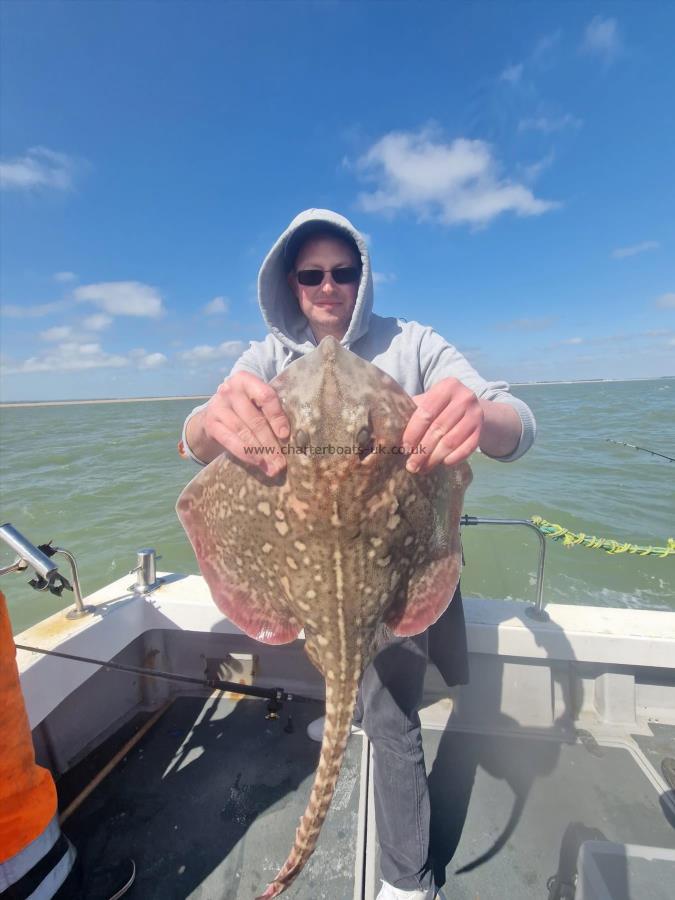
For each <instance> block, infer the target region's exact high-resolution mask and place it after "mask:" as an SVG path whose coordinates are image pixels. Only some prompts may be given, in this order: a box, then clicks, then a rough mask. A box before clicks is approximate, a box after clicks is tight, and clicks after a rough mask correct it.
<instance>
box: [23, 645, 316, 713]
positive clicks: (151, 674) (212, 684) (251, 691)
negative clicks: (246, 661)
mask: <svg viewBox="0 0 675 900" xmlns="http://www.w3.org/2000/svg"><path fill="white" fill-rule="evenodd" d="M15 646H16V648H17V650H27V651H28V652H29V653H41V654H42V655H44V656H58V657H59V658H60V659H68V660H70V661H71V662H81V663H89V664H90V665H93V666H102V667H103V668H104V669H114V670H115V671H117V672H127V673H129V674H131V675H145V676H147V677H148V678H160V679H162V678H163V679H164V680H166V681H180V682H183V683H184V684H196V685H199V686H200V687H208V688H211V689H212V690H219V691H231V692H232V693H234V694H245V695H246V696H249V697H261V698H263V699H265V700H269V701H270V705H269V706H268V709H269V710H270V713H273V712H276V711H277V710H278V709H279V708H280V705H281V704H282V703H284V702H287V701H292V700H295V701H297V702H299V703H317V702H319V701H317V700H315V699H314V698H312V697H302V696H300V695H299V694H291V693H289V692H288V691H285V690H284V689H283V688H281V687H275V688H261V687H253V685H250V684H237V683H236V682H234V681H223V680H222V679H221V678H193V677H192V676H190V675H176V674H174V673H173V672H162V671H161V670H159V669H145V668H142V667H141V666H125V665H123V664H122V663H116V662H112V661H106V660H104V659H91V658H90V657H88V656H76V655H75V654H74V653H61V652H60V651H59V650H45V649H44V648H42V647H30V646H28V645H27V644H16V645H15Z"/></svg>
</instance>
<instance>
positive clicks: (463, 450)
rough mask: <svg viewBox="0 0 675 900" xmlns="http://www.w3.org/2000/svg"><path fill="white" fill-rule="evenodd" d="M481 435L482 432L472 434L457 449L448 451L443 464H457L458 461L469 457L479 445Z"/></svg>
mask: <svg viewBox="0 0 675 900" xmlns="http://www.w3.org/2000/svg"><path fill="white" fill-rule="evenodd" d="M479 437H480V433H478V434H472V435H471V436H470V437H469V438H467V439H466V440H465V441H464V442H463V443H462V444H460V445H459V447H457V449H456V450H453V451H452V453H448V455H447V456H446V457H445V459H444V460H443V465H446V466H456V465H457V464H458V463H461V462H463V461H464V460H465V459H468V458H469V457H470V456H471V454H472V453H473V452H474V451H475V450H476V448H477V447H478V440H479Z"/></svg>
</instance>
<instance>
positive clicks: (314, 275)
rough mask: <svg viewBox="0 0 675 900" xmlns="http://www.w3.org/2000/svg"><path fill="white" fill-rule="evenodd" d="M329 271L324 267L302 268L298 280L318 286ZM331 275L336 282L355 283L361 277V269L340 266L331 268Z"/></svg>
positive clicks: (309, 285)
mask: <svg viewBox="0 0 675 900" xmlns="http://www.w3.org/2000/svg"><path fill="white" fill-rule="evenodd" d="M328 274H329V273H328V272H324V270H323V269H300V271H299V272H298V273H297V278H298V282H299V283H300V284H304V285H305V287H318V286H319V285H320V284H322V283H323V279H324V278H325V276H326V275H328ZM330 275H331V276H332V278H333V281H334V282H335V284H354V283H355V282H357V281H360V279H361V270H360V269H359V268H357V267H356V266H339V267H338V268H336V269H331V270H330Z"/></svg>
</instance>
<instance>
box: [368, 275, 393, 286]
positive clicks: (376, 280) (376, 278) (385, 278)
mask: <svg viewBox="0 0 675 900" xmlns="http://www.w3.org/2000/svg"><path fill="white" fill-rule="evenodd" d="M394 281H396V275H394V273H393V272H373V284H375V285H377V284H393V283H394Z"/></svg>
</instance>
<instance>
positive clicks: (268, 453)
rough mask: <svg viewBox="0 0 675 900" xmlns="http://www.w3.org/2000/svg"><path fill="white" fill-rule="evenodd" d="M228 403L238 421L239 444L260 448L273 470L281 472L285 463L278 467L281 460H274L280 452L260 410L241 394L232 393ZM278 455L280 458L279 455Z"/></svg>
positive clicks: (276, 441) (245, 395)
mask: <svg viewBox="0 0 675 900" xmlns="http://www.w3.org/2000/svg"><path fill="white" fill-rule="evenodd" d="M230 402H231V404H232V412H233V413H234V414H235V416H237V418H238V419H239V422H238V427H237V435H238V436H239V439H240V440H241V442H242V443H243V444H244V445H250V446H260V447H262V448H263V451H264V454H263V455H264V456H265V459H266V460H267V461H268V462H269V463H274V465H273V468H275V469H277V470H278V471H281V469H282V468H283V467H284V465H285V463H282V465H279V463H280V462H281V460H280V459H279V458H275V457H276V451H279V450H280V448H279V442H278V440H277V437H276V435H275V434H274V432H273V431H272V429H271V427H270V423H269V422H268V421H267V419H266V418H265V415H264V413H263V412H262V410H261V409H260V408H259V407H258V406H256V404H255V403H254V402H253V400H251V399H250V398H249V397H248V395H247V394H245V393H243V392H241V393H240V392H236V393H234V392H233V394H232V396H231V397H230ZM278 455H279V457H280V456H281V453H280V452H279V454H278Z"/></svg>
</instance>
